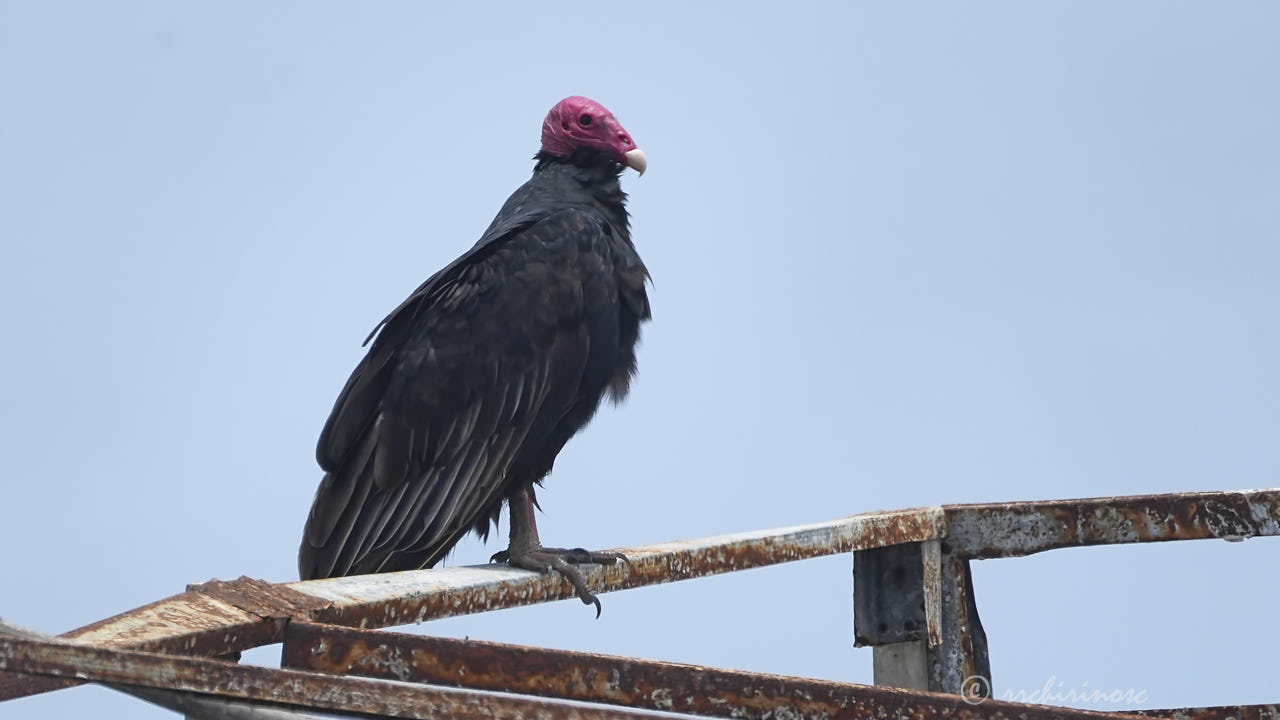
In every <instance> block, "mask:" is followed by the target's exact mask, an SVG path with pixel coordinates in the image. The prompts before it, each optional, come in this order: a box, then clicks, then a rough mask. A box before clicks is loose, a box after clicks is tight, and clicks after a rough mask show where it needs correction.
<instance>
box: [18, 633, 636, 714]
mask: <svg viewBox="0 0 1280 720" xmlns="http://www.w3.org/2000/svg"><path fill="white" fill-rule="evenodd" d="M0 668H3V669H5V670H9V671H14V672H21V673H35V674H39V675H46V676H51V677H75V678H77V679H80V680H84V681H88V682H99V683H110V684H115V685H130V686H140V687H144V688H163V689H168V690H179V691H183V692H190V693H199V694H201V695H213V696H216V697H221V698H233V699H236V700H241V701H251V702H257V703H268V704H270V705H277V706H286V707H291V708H299V709H310V710H320V711H326V712H341V713H352V714H358V715H368V716H374V717H391V718H419V719H421V720H428V719H433V718H441V717H447V718H457V719H458V720H492V719H494V718H512V719H515V718H549V719H560V718H563V719H565V720H606V719H607V718H621V719H622V720H650V719H651V718H653V717H655V716H654V714H652V713H649V712H638V711H631V710H622V709H618V708H612V707H611V708H601V707H590V706H584V705H580V704H576V703H567V702H555V701H550V700H542V699H537V698H529V697H520V696H516V695H510V694H505V693H492V692H483V691H478V690H456V689H453V688H441V687H423V686H416V685H402V684H397V683H387V682H382V681H378V680H363V679H358V678H345V677H334V676H332V675H321V674H319V673H309V672H301V671H298V670H276V669H274V668H264V667H255V666H246V665H235V664H232V663H228V662H223V661H220V660H206V659H204V658H190V657H181V656H175V655H160V654H156V653H148V652H139V651H136V650H114V649H107V648H96V647H86V646H82V645H72V644H70V643H52V642H43V641H36V640H16V639H5V638H0Z"/></svg>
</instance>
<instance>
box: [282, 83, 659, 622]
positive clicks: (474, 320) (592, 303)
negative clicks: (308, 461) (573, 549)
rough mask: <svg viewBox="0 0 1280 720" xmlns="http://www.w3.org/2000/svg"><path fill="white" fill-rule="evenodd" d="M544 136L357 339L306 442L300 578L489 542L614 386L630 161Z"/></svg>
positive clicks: (626, 356)
mask: <svg viewBox="0 0 1280 720" xmlns="http://www.w3.org/2000/svg"><path fill="white" fill-rule="evenodd" d="M570 100H573V98H571V99H570ZM579 100H585V99H579ZM565 102H568V100H566V101H565ZM587 102H589V101H587ZM562 104H563V103H562ZM557 107H559V106H557ZM571 110H573V109H572V108H571ZM601 110H603V108H601ZM553 112H554V111H553ZM604 112H605V113H607V111H604ZM609 119H610V120H611V119H612V117H611V116H609ZM551 121H552V118H551V117H549V118H548V123H550V122H551ZM584 124H585V123H584ZM567 129H568V128H566V130H567ZM575 129H581V128H575ZM620 129H621V128H620V126H618V130H620ZM546 132H547V131H546V130H545V129H544V144H543V150H542V151H540V152H539V153H538V155H537V156H535V160H536V165H535V168H534V172H533V176H532V178H531V179H530V180H529V181H528V182H526V183H525V184H524V185H523V186H521V187H520V188H519V189H518V190H516V192H515V193H514V194H512V196H511V197H510V198H509V199H508V200H507V202H506V204H505V205H503V207H502V209H501V210H500V211H499V212H498V215H497V217H495V218H494V220H493V222H492V223H491V224H490V226H489V228H488V230H486V231H485V233H484V235H483V236H482V237H481V238H480V240H479V242H477V243H476V244H475V246H473V247H472V248H471V249H470V250H469V251H467V252H466V253H465V254H463V255H462V256H461V257H459V258H458V259H457V260H454V261H453V262H452V263H450V264H449V265H448V266H446V267H445V268H444V269H442V270H440V271H439V272H437V273H436V274H435V275H433V276H432V277H431V278H430V279H428V280H427V281H426V282H425V283H423V284H422V285H421V286H420V287H419V288H418V289H417V290H415V291H414V292H413V293H412V294H411V295H410V296H409V297H408V298H407V299H406V300H405V301H404V302H403V303H401V304H400V306H399V307H397V308H396V309H395V310H393V311H392V312H391V314H389V315H388V316H387V317H386V318H385V319H384V320H383V321H382V322H381V323H380V324H379V325H378V327H377V328H375V329H374V332H373V333H372V334H371V335H370V338H371V339H372V340H373V344H372V347H371V348H370V349H369V352H368V354H367V355H366V356H365V358H364V359H363V360H362V361H361V362H360V364H359V366H358V367H356V369H355V371H354V372H353V373H352V375H351V378H350V379H349V380H348V381H347V384H346V386H345V387H344V388H343V389H342V392H341V394H340V395H339V396H338V399H337V402H336V403H335V405H334V408H333V411H332V413H331V414H330V416H329V419H328V421H327V422H326V423H325V426H324V429H323V431H322V432H321V434H320V439H319V443H318V446H317V448H316V458H317V460H318V461H319V464H320V467H321V468H322V469H323V470H324V472H325V476H324V479H323V481H322V482H321V485H320V488H319V490H318V491H317V493H316V497H315V502H314V504H313V506H312V509H311V513H310V516H309V518H308V520H307V524H306V529H305V531H304V537H303V541H302V545H301V549H300V552H299V558H298V565H299V572H300V573H301V576H302V577H303V579H312V578H324V577H332V576H340V575H354V574H364V573H373V572H387V571H394V570H408V569H416V568H423V567H430V566H432V565H434V564H436V563H437V562H438V561H439V560H440V559H441V558H442V557H443V556H444V555H445V554H446V553H447V552H448V551H449V550H450V548H452V547H453V546H454V544H456V543H457V542H458V541H459V540H460V539H461V538H462V537H463V536H464V535H465V534H466V533H467V532H468V531H470V530H474V531H476V532H477V533H479V534H480V535H481V536H485V537H487V535H488V532H489V529H490V526H491V524H494V523H496V522H497V520H498V516H499V513H500V510H501V508H502V505H503V502H504V500H506V499H508V498H511V497H513V495H518V494H519V493H520V492H521V491H527V492H528V494H529V499H530V501H532V487H533V485H534V484H535V483H537V482H540V481H541V479H542V478H543V477H544V476H545V475H546V474H547V473H548V472H550V471H551V468H552V465H553V463H554V462H555V458H556V455H557V454H558V453H559V452H560V449H561V448H562V447H563V446H564V444H565V443H566V442H567V441H568V440H569V438H571V437H572V436H573V435H574V434H575V433H577V432H578V431H579V430H580V429H582V427H584V426H585V425H586V424H587V422H588V421H589V420H590V419H591V418H592V416H593V415H594V414H595V412H596V409H597V407H598V406H599V404H600V402H601V400H602V399H603V398H604V397H605V396H606V395H608V396H610V397H612V398H613V399H614V400H620V399H622V397H623V396H625V395H626V393H627V390H628V387H629V385H630V382H631V378H632V375H633V374H634V373H635V370H636V356H635V349H636V343H637V340H638V339H639V334H640V325H641V323H642V322H644V321H646V320H648V319H649V300H648V297H647V295H646V292H645V285H646V282H647V280H648V271H647V270H646V269H645V266H644V263H643V262H641V260H640V257H639V255H637V254H636V250H635V248H634V246H633V245H632V242H631V234H630V228H629V222H628V216H627V211H626V208H625V202H626V195H625V193H623V191H622V189H621V187H620V184H619V175H620V173H621V172H622V170H623V169H624V164H623V163H624V162H628V159H629V158H631V157H632V156H630V155H628V156H626V158H623V157H621V156H620V155H619V154H618V153H617V152H613V151H610V150H609V149H607V148H600V147H593V146H590V144H579V145H576V146H574V147H572V148H571V150H570V151H569V152H568V153H567V154H565V155H557V154H554V153H553V152H549V151H548V142H547V141H546V139H545V137H546ZM624 139H625V140H626V141H627V142H628V143H630V140H629V138H626V137H625V136H624ZM631 147H633V148H634V145H631ZM635 152H638V151H635ZM628 164H630V163H628ZM638 169H641V170H643V156H642V155H641V160H640V165H639V166H638ZM366 342H368V341H367V340H366ZM521 497H523V496H521ZM534 538H535V541H536V528H535V529H534ZM514 544H515V543H514V528H513V547H514ZM539 547H540V546H539ZM513 564H515V563H514V562H513ZM575 585H577V583H576V582H575ZM579 590H580V594H581V593H582V592H585V590H584V589H583V588H581V587H580V588H579ZM588 594H589V593H588ZM593 599H594V598H593ZM584 600H586V597H584Z"/></svg>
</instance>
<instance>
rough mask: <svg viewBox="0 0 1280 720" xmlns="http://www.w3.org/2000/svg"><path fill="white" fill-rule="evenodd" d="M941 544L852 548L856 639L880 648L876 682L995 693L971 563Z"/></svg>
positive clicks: (972, 695)
mask: <svg viewBox="0 0 1280 720" xmlns="http://www.w3.org/2000/svg"><path fill="white" fill-rule="evenodd" d="M942 546H943V543H940V542H939V541H937V540H926V541H924V542H921V543H910V544H906V545H897V546H893V547H887V548H876V549H872V550H862V551H858V552H855V553H854V594H853V597H854V614H853V617H854V644H855V645H859V646H865V645H871V646H873V647H874V649H873V651H872V652H873V658H872V659H873V662H872V665H873V668H874V672H875V682H876V684H877V685H888V686H892V687H902V688H908V689H914V690H930V691H934V692H947V693H957V694H963V695H965V696H966V697H967V698H969V699H970V700H974V699H980V698H984V697H990V695H991V664H990V661H989V659H988V657H987V642H986V634H985V632H984V631H983V629H982V623H981V621H980V620H979V619H978V608H977V604H976V602H975V600H974V594H973V581H972V576H971V574H970V572H969V562H968V560H966V559H964V558H959V557H956V556H955V555H952V554H950V553H947V552H944V551H943V550H942ZM978 678H980V679H978Z"/></svg>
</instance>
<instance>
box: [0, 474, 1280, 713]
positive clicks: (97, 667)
mask: <svg viewBox="0 0 1280 720" xmlns="http://www.w3.org/2000/svg"><path fill="white" fill-rule="evenodd" d="M1264 535H1280V490H1256V491H1240V492H1209V493H1184V494H1172V495H1151V496H1138V497H1120V498H1094V499H1087V500H1065V501H1047V502H1029V503H1001V504H988V505H949V506H941V507H927V508H918V509H913V510H899V511H892V512H883V513H870V514H865V515H855V516H853V517H849V518H844V519H841V520H835V521H831V522H826V523H817V524H813V525H805V526H800V527H793V528H783V529H780V530H770V531H760V532H750V533H741V534H737V535H727V536H721V537H715V538H707V539H702V540H693V541H685V542H674V543H664V544H661V545H653V546H647V547H639V548H622V549H620V550H621V551H622V552H624V553H625V554H626V555H627V556H628V557H629V558H630V560H631V562H629V563H622V564H618V565H615V566H592V567H589V568H587V569H586V572H585V575H586V577H587V579H588V581H589V582H590V583H591V585H592V587H593V588H595V589H596V590H597V591H598V592H609V591H613V590H623V589H627V588H633V587H642V586H646V585H654V584H658V583H663V582H671V581H675V580H685V579H690V578H696V577H702V576H706V575H713V574H717V573H723V572H732V571H735V570H745V569H748V568H754V567H761V566H765V565H772V564H777V563H782V562H788V561H793V560H802V559H806V558H812V557H818V556H822V555H831V554H838V553H853V555H854V569H855V573H854V601H855V612H854V630H855V642H856V643H857V644H859V645H870V646H872V647H873V653H874V672H875V682H876V686H865V685H855V684H848V683H832V682H825V681H817V680H808V679H804V678H789V677H781V676H773V675H761V674H757V673H745V672H739V671H732V670H718V669H713V668H704V667H695V666H688V665H678V664H672V663H662V662H655V661H645V660H637V659H634V658H619V657H609V656H601V655H591V654H585V653H571V652H564V651H552V650H543V649H537V648H526V647H517V646H509V645H500V644H494V643H480V642H473V641H458V640H448V639H442V638H431V637H421V636H415V635H404V634H398V633H389V632H379V631H375V630H373V629H372V628H381V627H388V626H395V625H405V624H409V623H415V622H423V621H426V620H432V619H436V618H441V617H448V616H452V615H463V614H468V613H476V612H483V611H486V610H495V609H499V608H506V607H514V606H519V605H528V604H533V603H538V602H546V601H550V600H558V599H565V598H570V597H573V596H574V594H573V591H572V589H571V588H570V587H569V585H568V584H567V583H566V582H564V581H563V580H562V579H561V578H560V577H558V576H554V575H552V576H544V575H537V574H533V573H529V572H526V571H522V570H515V569H511V568H508V567H505V566H497V565H493V566H478V567H454V568H445V569H439V570H419V571H412V572H401V573H387V574H382V575H369V576H359V577H350V578H335V579H330V580H313V581H308V582H296V583H287V584H272V583H267V582H263V581H259V580H252V579H249V578H240V579H239V580H234V581H230V582H222V581H216V580H215V581H210V582H208V583H204V584H201V585H194V586H190V587H189V588H188V590H187V591H186V592H184V593H181V594H179V595H175V596H173V597H170V598H167V599H165V600H161V601H159V602H156V603H152V604H150V605H147V606H144V607H141V608H138V609H136V610H133V611H130V612H127V613H123V614H121V615H117V616H115V617H112V618H108V619H106V620H103V621H101V622H98V623H94V624H93V625H89V626H87V627H84V628H80V629H79V630H74V631H72V632H69V633H66V634H64V635H62V636H60V637H59V638H57V639H45V638H38V637H33V636H30V635H27V636H15V635H13V634H11V633H10V634H7V635H6V634H5V633H4V632H2V631H0V700H5V699H10V698H16V697H22V696H24V695H30V694H33V693H38V692H44V691H48V690H54V689H58V688H61V687H67V686H70V685H74V684H78V683H80V682H97V683H104V684H109V685H111V686H112V687H115V688H117V689H122V690H125V691H127V692H133V693H134V694H136V695H139V696H141V697H144V698H145V699H149V700H152V701H153V702H160V703H161V704H165V705H166V706H167V707H173V708H175V709H179V710H182V711H184V712H187V713H188V714H189V716H190V717H210V718H215V717H216V718H231V717H247V716H245V715H236V714H234V713H232V710H236V711H239V710H243V709H245V708H252V707H253V706H251V705H245V704H244V703H246V702H248V703H267V704H269V705H272V706H277V707H278V706H287V707H292V708H306V709H313V710H322V711H328V712H351V713H359V714H364V715H375V716H384V717H406V718H418V717H422V718H426V717H442V716H443V717H459V718H467V717H495V716H498V717H501V716H508V717H532V716H548V717H583V718H586V717H641V716H646V715H648V714H649V713H651V712H652V711H663V712H667V713H681V714H689V715H697V716H703V717H740V718H766V717H783V716H788V713H790V714H791V715H790V716H794V717H871V716H876V717H884V716H901V715H910V716H912V717H937V718H951V717H956V718H995V717H1027V718H1033V717H1035V718H1039V717H1063V718H1086V717H1107V718H1119V717H1125V716H1123V715H1119V714H1109V713H1093V712H1086V711H1080V710H1069V709H1066V708H1050V707H1043V706H1034V705H1026V704H1019V703H1008V702H999V701H995V700H986V699H984V698H983V697H974V693H975V692H976V693H978V694H979V695H983V694H989V693H990V683H989V679H990V670H989V663H988V660H987V648H986V638H985V635H984V633H983V631H982V625H981V622H980V621H979V619H978V614H977V607H976V602H975V598H974V588H973V581H972V577H971V575H970V572H969V562H970V560H974V559H981V558H994V557H1016V556H1021V555H1028V554H1031V553H1035V552H1040V551H1044V550H1050V549H1054V548H1061V547H1072V546H1081V545H1100V544H1118V543H1137V542H1160V541H1168V540H1192V539H1203V538H1221V539H1226V540H1237V539H1244V538H1248V537H1254V536H1264ZM0 630H3V629H2V628H0ZM277 642H280V643H283V645H284V650H283V658H282V666H283V668H282V669H273V668H263V667H253V666H241V665H237V664H235V663H234V662H232V661H229V660H226V659H216V658H226V657H227V656H232V657H234V656H236V655H237V654H238V653H239V652H240V651H242V650H245V649H248V648H251V647H256V646H260V645H266V644H271V643H277ZM353 675H357V676H365V677H363V678H361V677H351V676H353ZM975 676H976V677H981V678H985V679H986V681H985V683H980V684H977V685H973V684H972V683H971V684H969V685H968V686H966V682H965V681H966V679H969V678H973V677H975ZM368 678H377V679H368ZM385 680H400V681H406V682H408V683H411V684H401V683H388V682H385ZM885 686H888V687H885ZM455 688H461V689H455ZM895 688H907V689H908V690H904V689H895ZM147 689H154V690H157V691H161V692H159V693H158V694H157V693H155V692H150V696H148V692H149V691H148V690H147ZM166 693H167V694H166ZM157 698H158V699H157ZM183 698H187V699H188V700H189V699H192V698H197V699H203V700H204V701H206V702H205V704H204V705H200V706H199V707H196V704H193V703H192V702H186V704H185V705H181V704H179V701H180V700H182V699H183ZM210 703H212V704H210ZM218 703H222V705H219V704H218ZM210 707H213V708H222V709H221V710H210V709H209V708H210ZM193 708H194V709H193ZM202 708H203V709H202ZM620 708H627V709H626V710H623V709H620ZM223 710H226V712H227V713H231V714H218V713H222V711H223ZM270 712H271V713H273V714H272V715H271V717H284V716H293V717H301V716H297V715H292V714H291V713H288V712H282V711H279V710H271V711H270ZM1144 712H1145V713H1146V714H1149V715H1157V716H1167V717H1174V716H1177V717H1187V718H1191V717H1195V718H1214V717H1227V716H1233V717H1236V718H1253V717H1257V718H1270V717H1280V711H1278V710H1277V706H1269V705H1267V706H1258V705H1254V706H1241V707H1231V708H1208V709H1190V710H1177V711H1159V710H1157V711H1144ZM202 713H203V714H202ZM210 713H213V714H210Z"/></svg>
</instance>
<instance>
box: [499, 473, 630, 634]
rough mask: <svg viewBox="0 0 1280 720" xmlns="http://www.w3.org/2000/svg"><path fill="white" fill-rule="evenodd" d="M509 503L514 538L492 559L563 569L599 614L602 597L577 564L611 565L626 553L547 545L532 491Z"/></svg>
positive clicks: (527, 566)
mask: <svg viewBox="0 0 1280 720" xmlns="http://www.w3.org/2000/svg"><path fill="white" fill-rule="evenodd" d="M509 504H510V510H511V542H510V544H509V545H508V547H507V549H506V550H504V551H502V552H499V553H496V554H495V555H494V556H493V557H492V558H491V560H492V561H493V562H505V563H506V564H508V565H510V566H511V567H518V568H522V569H524V570H533V571H534V572H540V573H551V572H557V573H560V574H561V575H562V576H564V578H565V579H566V580H568V581H569V583H570V584H571V585H573V589H574V590H575V591H577V593H578V597H579V598H581V600H582V602H583V604H584V605H591V604H594V605H595V606H596V617H600V599H599V598H597V597H596V596H595V594H594V593H592V592H591V589H590V588H588V587H587V581H586V579H585V578H583V577H582V572H581V571H580V570H578V568H577V567H575V565H577V564H583V563H596V564H599V565H612V564H613V563H616V562H617V561H619V560H626V559H627V558H626V556H624V555H622V554H621V553H613V552H590V551H587V550H583V549H582V548H570V549H565V548H544V547H542V542H541V541H539V540H538V522H537V520H536V519H535V517H534V505H533V498H532V497H531V496H530V494H529V491H528V490H527V489H525V488H521V489H519V490H517V491H515V492H514V493H513V494H512V495H511V497H510V499H509Z"/></svg>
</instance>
